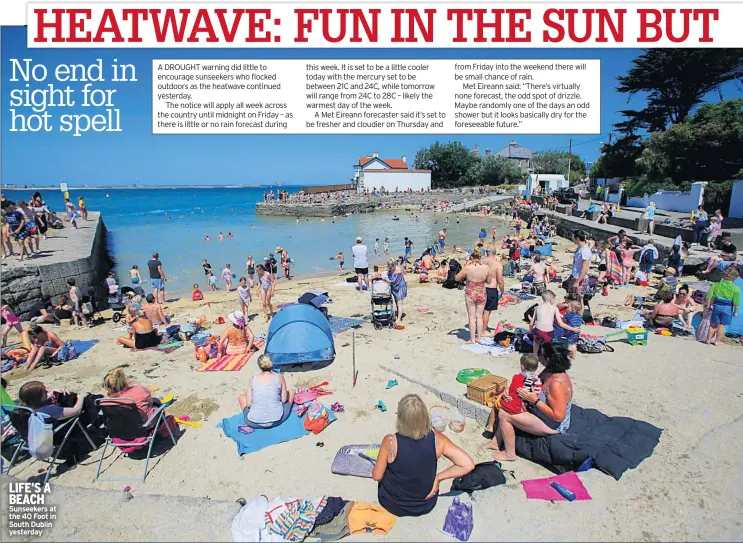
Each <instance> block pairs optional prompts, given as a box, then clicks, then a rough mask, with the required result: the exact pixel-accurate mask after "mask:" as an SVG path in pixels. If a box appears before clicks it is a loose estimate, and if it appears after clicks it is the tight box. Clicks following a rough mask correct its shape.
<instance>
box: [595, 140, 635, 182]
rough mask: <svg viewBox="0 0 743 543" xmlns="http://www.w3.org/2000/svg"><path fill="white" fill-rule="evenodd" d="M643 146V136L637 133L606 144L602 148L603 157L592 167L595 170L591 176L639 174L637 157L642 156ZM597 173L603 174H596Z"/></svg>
mask: <svg viewBox="0 0 743 543" xmlns="http://www.w3.org/2000/svg"><path fill="white" fill-rule="evenodd" d="M643 148H644V142H643V140H642V138H641V137H640V136H636V135H626V136H623V137H621V138H619V139H617V140H616V141H615V142H614V143H612V144H611V145H609V144H606V145H604V146H603V147H602V148H601V152H602V155H601V157H600V158H599V160H597V161H596V163H594V166H592V167H591V171H592V172H593V173H592V174H591V177H594V178H596V177H598V178H602V177H605V178H611V177H619V178H625V177H635V176H637V175H638V174H639V172H640V169H639V167H638V165H637V159H639V158H640V154H641V153H642V150H643ZM594 167H595V169H594ZM599 168H600V170H599ZM597 173H600V174H601V175H595V174H597Z"/></svg>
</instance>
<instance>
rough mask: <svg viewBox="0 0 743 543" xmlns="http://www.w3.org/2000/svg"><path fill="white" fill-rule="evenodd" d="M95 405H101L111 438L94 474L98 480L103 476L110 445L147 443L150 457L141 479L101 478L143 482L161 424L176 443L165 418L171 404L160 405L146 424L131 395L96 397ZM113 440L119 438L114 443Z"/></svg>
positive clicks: (141, 444) (131, 445)
mask: <svg viewBox="0 0 743 543" xmlns="http://www.w3.org/2000/svg"><path fill="white" fill-rule="evenodd" d="M95 403H96V405H97V406H98V407H99V408H100V410H101V414H102V415H103V420H104V425H105V427H106V429H107V430H108V437H107V438H106V443H105V444H104V446H103V451H102V452H101V459H100V460H99V461H98V470H97V471H96V474H95V480H96V481H98V480H99V478H100V475H101V465H102V464H103V458H104V457H105V455H106V449H107V448H108V446H109V445H110V446H111V447H117V448H142V447H145V446H148V449H147V459H146V461H145V464H144V473H143V474H142V478H141V479H100V480H101V481H144V480H145V479H146V478H147V466H148V465H149V463H150V458H151V456H152V446H153V445H154V444H155V438H156V437H157V431H158V429H159V428H160V425H161V424H164V425H165V428H166V429H167V430H168V435H170V439H171V441H172V442H173V445H175V437H174V436H173V432H172V430H171V429H170V425H168V423H167V421H166V420H165V408H166V407H167V406H168V405H170V404H171V403H172V402H171V403H168V404H165V405H161V406H160V407H159V408H158V409H157V411H155V412H154V413H153V414H152V416H151V417H150V418H149V419H148V420H147V421H146V422H144V423H142V415H140V413H139V410H138V409H137V404H136V402H135V401H134V400H133V399H132V398H102V399H100V400H96V402H95ZM114 439H116V440H117V442H116V443H114V441H113V440H114Z"/></svg>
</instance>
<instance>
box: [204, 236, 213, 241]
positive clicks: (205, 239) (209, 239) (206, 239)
mask: <svg viewBox="0 0 743 543" xmlns="http://www.w3.org/2000/svg"><path fill="white" fill-rule="evenodd" d="M211 240H212V238H210V237H209V236H206V237H204V241H211Z"/></svg>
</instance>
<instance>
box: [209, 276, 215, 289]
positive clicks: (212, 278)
mask: <svg viewBox="0 0 743 543" xmlns="http://www.w3.org/2000/svg"><path fill="white" fill-rule="evenodd" d="M209 288H210V289H212V291H215V290H217V277H216V276H215V275H214V274H213V273H212V272H209Z"/></svg>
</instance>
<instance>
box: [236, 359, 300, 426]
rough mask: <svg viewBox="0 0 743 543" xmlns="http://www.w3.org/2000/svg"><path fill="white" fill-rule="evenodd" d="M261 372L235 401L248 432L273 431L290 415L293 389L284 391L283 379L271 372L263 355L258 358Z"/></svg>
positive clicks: (271, 364)
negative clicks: (248, 429)
mask: <svg viewBox="0 0 743 543" xmlns="http://www.w3.org/2000/svg"><path fill="white" fill-rule="evenodd" d="M258 368H259V369H260V370H261V372H260V373H259V374H258V375H256V376H254V377H251V378H250V380H249V381H248V390H247V391H246V392H245V394H240V395H239V396H238V397H237V402H238V403H239V404H240V408H241V409H242V411H243V416H244V417H245V425H246V426H250V427H251V428H274V427H276V426H278V425H279V424H281V423H283V422H285V421H286V420H287V419H288V418H289V416H290V415H291V413H292V404H293V403H294V392H295V391H294V389H291V390H290V389H288V388H287V386H286V379H285V378H284V376H283V375H281V374H280V373H275V372H274V371H273V361H272V360H271V357H270V356H269V355H267V354H262V355H260V356H259V357H258Z"/></svg>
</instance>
